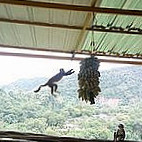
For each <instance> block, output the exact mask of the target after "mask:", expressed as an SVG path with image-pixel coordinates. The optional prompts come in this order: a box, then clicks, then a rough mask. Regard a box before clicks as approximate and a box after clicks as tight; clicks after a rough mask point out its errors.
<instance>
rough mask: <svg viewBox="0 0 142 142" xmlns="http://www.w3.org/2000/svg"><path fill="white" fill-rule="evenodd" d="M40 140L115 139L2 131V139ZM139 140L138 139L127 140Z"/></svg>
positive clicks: (39, 141)
mask: <svg viewBox="0 0 142 142" xmlns="http://www.w3.org/2000/svg"><path fill="white" fill-rule="evenodd" d="M22 140H24V141H38V142H113V140H100V139H99V140H96V139H91V140H88V139H80V138H73V137H57V136H49V135H43V134H34V133H21V132H14V131H0V141H17V142H18V141H22ZM125 142H138V141H125ZM139 142H140V141H139Z"/></svg>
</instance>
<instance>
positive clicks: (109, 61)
mask: <svg viewBox="0 0 142 142" xmlns="http://www.w3.org/2000/svg"><path fill="white" fill-rule="evenodd" d="M0 56H14V57H26V58H41V59H55V60H74V61H81V60H83V59H85V57H74V58H72V57H65V56H60V55H59V56H55V55H40V54H30V53H12V52H0ZM99 61H100V62H105V63H116V64H131V65H142V61H126V60H118V59H99Z"/></svg>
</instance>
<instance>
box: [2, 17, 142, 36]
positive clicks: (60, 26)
mask: <svg viewBox="0 0 142 142" xmlns="http://www.w3.org/2000/svg"><path fill="white" fill-rule="evenodd" d="M0 22H6V23H12V24H20V25H33V26H40V27H53V28H63V29H72V30H82V35H83V34H84V32H85V31H86V30H87V31H96V32H112V33H122V34H137V35H142V32H134V31H125V30H124V31H119V30H111V29H98V28H93V29H92V28H88V26H87V27H86V26H85V28H84V27H81V26H72V25H63V24H50V23H43V22H31V21H24V20H16V19H6V18H0Z"/></svg>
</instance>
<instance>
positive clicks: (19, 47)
mask: <svg viewBox="0 0 142 142" xmlns="http://www.w3.org/2000/svg"><path fill="white" fill-rule="evenodd" d="M0 48H13V49H19V50H20V49H24V50H33V51H45V52H53V53H54V52H55V53H66V54H73V53H75V54H82V55H91V53H89V52H86V51H64V50H57V49H56V50H55V49H54V48H53V49H54V50H53V49H52V48H50V49H47V48H35V47H24V46H15V45H4V44H0ZM19 52H20V51H19ZM92 55H94V56H103V57H113V58H117V59H119V58H122V59H123V58H125V59H140V60H142V57H140V56H138V57H137V56H123V55H119V56H118V55H114V54H103V53H92Z"/></svg>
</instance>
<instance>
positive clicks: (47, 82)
mask: <svg viewBox="0 0 142 142" xmlns="http://www.w3.org/2000/svg"><path fill="white" fill-rule="evenodd" d="M47 85H49V84H48V82H47V83H46V84H44V85H40V86H39V88H38V89H37V90H35V91H34V92H35V93H37V92H39V91H40V89H41V87H44V86H47Z"/></svg>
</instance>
